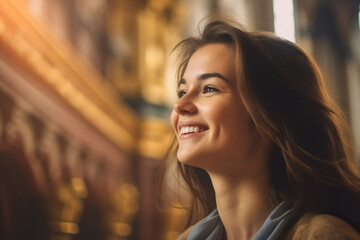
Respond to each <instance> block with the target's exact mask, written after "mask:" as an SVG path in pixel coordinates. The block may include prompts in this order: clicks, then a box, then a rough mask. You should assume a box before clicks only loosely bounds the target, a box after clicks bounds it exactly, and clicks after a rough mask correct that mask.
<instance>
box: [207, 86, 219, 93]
mask: <svg viewBox="0 0 360 240" xmlns="http://www.w3.org/2000/svg"><path fill="white" fill-rule="evenodd" d="M218 91H219V90H218V89H217V88H214V87H209V86H206V87H205V88H204V93H209V92H218Z"/></svg>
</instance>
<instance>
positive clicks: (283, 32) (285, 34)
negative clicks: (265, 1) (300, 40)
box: [273, 0, 295, 42]
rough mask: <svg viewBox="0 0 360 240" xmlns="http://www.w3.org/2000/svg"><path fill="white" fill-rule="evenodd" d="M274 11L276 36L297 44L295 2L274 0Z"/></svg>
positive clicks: (291, 0)
mask: <svg viewBox="0 0 360 240" xmlns="http://www.w3.org/2000/svg"><path fill="white" fill-rule="evenodd" d="M273 10H274V26H275V34H276V35H278V36H279V37H282V38H285V39H287V40H289V41H292V42H295V24H294V5H293V0H274V1H273Z"/></svg>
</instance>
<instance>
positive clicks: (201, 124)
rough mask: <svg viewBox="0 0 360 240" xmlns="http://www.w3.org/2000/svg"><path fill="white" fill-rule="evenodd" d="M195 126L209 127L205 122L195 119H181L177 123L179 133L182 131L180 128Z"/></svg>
mask: <svg viewBox="0 0 360 240" xmlns="http://www.w3.org/2000/svg"><path fill="white" fill-rule="evenodd" d="M187 126H193V127H199V128H200V129H208V128H209V127H208V126H207V125H205V124H203V123H200V122H195V121H180V122H179V123H178V125H177V130H178V133H180V129H181V128H182V127H187Z"/></svg>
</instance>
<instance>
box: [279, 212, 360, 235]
mask: <svg viewBox="0 0 360 240" xmlns="http://www.w3.org/2000/svg"><path fill="white" fill-rule="evenodd" d="M285 239H286V240H289V239H291V240H300V239H301V240H307V239H308V240H310V239H318V240H360V234H359V232H357V231H356V230H355V229H354V228H353V227H352V226H351V225H350V224H348V223H347V222H345V221H344V220H342V219H340V218H338V217H335V216H332V215H328V214H305V215H304V216H303V217H301V218H300V219H299V220H298V221H297V222H296V223H295V224H294V225H293V226H292V228H291V229H290V230H289V232H288V234H287V236H286V237H285Z"/></svg>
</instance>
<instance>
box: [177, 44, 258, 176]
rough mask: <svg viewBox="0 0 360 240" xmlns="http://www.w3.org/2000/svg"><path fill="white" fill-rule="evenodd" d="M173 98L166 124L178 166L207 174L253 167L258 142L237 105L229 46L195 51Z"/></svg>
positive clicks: (237, 97) (203, 48) (205, 47)
mask: <svg viewBox="0 0 360 240" xmlns="http://www.w3.org/2000/svg"><path fill="white" fill-rule="evenodd" d="M178 94H179V99H178V101H177V102H176V103H175V105H174V109H173V111H172V114H171V123H172V126H173V129H174V131H175V134H176V136H177V139H178V142H179V148H178V151H177V157H178V159H179V161H181V162H182V163H184V164H188V165H192V166H196V167H200V168H203V169H205V170H208V171H231V170H236V171H239V167H240V166H248V167H250V166H252V165H254V164H255V165H257V163H255V162H256V161H254V156H255V155H257V154H258V153H257V151H258V150H259V148H258V147H259V144H260V142H263V141H262V139H261V137H260V135H259V134H258V132H257V130H256V128H255V127H254V126H253V124H252V123H251V121H250V118H249V115H248V113H247V111H246V110H245V108H244V106H243V104H242V101H241V100H240V96H239V93H238V90H237V83H236V79H235V71H234V55H233V52H232V49H231V48H230V47H228V46H227V45H225V44H220V43H216V44H208V45H205V46H204V47H201V48H200V49H198V50H197V51H196V52H195V53H194V54H193V56H192V57H191V59H190V61H189V63H188V65H187V68H186V70H185V72H184V75H183V78H182V79H181V81H180V82H179V85H178ZM241 168H242V169H243V168H244V167H241Z"/></svg>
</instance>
